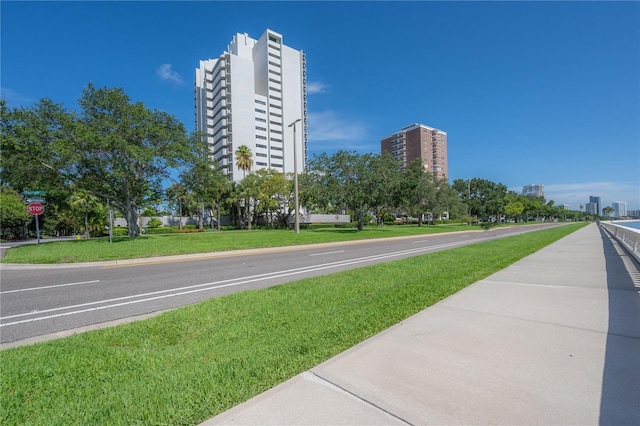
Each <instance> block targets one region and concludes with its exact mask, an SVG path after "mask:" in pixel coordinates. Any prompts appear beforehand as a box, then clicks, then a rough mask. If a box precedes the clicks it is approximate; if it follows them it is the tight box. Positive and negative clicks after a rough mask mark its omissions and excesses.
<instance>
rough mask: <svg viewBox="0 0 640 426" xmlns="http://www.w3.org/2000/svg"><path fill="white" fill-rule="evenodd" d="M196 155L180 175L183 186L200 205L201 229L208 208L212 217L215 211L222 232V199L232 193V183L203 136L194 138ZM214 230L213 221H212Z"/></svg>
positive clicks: (194, 136)
mask: <svg viewBox="0 0 640 426" xmlns="http://www.w3.org/2000/svg"><path fill="white" fill-rule="evenodd" d="M192 140H193V146H194V151H195V155H194V156H192V157H191V159H190V161H189V162H188V163H187V166H186V167H185V168H184V170H183V172H182V173H181V174H180V180H181V185H182V187H183V188H185V189H186V190H187V191H189V193H190V194H191V198H193V199H194V200H196V202H197V204H198V217H199V219H200V220H199V223H200V228H201V229H202V228H203V226H204V221H203V214H204V209H205V208H208V209H209V211H210V213H211V217H213V214H214V211H215V213H216V218H217V227H218V230H220V220H221V217H220V216H221V213H220V210H221V204H222V198H223V197H224V196H225V195H226V194H228V193H229V192H230V191H231V182H230V180H229V178H228V177H227V176H225V175H224V173H223V172H222V171H221V170H220V168H219V167H218V164H217V162H216V161H215V160H214V159H213V158H212V157H211V156H210V155H209V152H208V146H207V142H206V139H204V138H203V137H202V136H201V135H198V134H195V135H193V136H192ZM211 227H212V228H213V220H212V221H211Z"/></svg>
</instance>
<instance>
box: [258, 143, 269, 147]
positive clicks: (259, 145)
mask: <svg viewBox="0 0 640 426" xmlns="http://www.w3.org/2000/svg"><path fill="white" fill-rule="evenodd" d="M266 147H267V146H266V145H262V144H261V143H257V144H256V148H266Z"/></svg>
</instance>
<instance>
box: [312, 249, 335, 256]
mask: <svg viewBox="0 0 640 426" xmlns="http://www.w3.org/2000/svg"><path fill="white" fill-rule="evenodd" d="M336 253H344V250H337V251H325V252H323V253H311V254H310V255H309V257H311V256H324V255H325V254H336Z"/></svg>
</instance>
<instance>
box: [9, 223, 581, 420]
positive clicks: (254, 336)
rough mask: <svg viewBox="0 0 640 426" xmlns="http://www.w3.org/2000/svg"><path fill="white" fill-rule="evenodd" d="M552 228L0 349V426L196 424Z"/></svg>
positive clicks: (440, 295) (442, 294)
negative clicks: (132, 321)
mask: <svg viewBox="0 0 640 426" xmlns="http://www.w3.org/2000/svg"><path fill="white" fill-rule="evenodd" d="M582 226H584V224H572V225H567V226H561V227H554V228H551V229H547V230H542V231H537V232H533V233H528V234H524V235H518V236H513V237H508V238H504V239H499V240H495V241H491V242H486V243H481V244H476V245H472V246H466V247H462V248H457V249H454V250H449V251H443V252H436V253H432V254H427V255H423V256H418V257H412V258H409V259H404V260H399V261H393V262H388V263H383V264H379V265H375V266H369V267H364V268H359V269H354V270H350V271H345V272H340V273H336V274H332V275H327V276H324V277H318V278H310V279H304V280H301V281H297V282H294V283H289V284H284V285H279V286H276V287H271V288H268V289H263V290H252V291H245V292H241V293H236V294H232V295H229V296H225V297H221V298H217V299H210V300H208V301H205V302H202V303H199V304H196V305H191V306H188V307H184V308H180V309H176V310H173V311H169V312H166V313H163V314H162V315H159V316H157V317H154V318H151V319H147V320H144V321H139V322H135V323H130V324H126V325H122V326H118V327H113V328H105V329H102V330H97V331H92V332H87V333H83V334H79V335H75V336H72V337H68V338H64V339H59V340H55V341H49V342H44V343H40V344H36V345H32V346H23V347H18V348H13V349H7V350H4V351H1V352H0V378H1V381H0V384H1V392H0V424H3V425H16V424H48V425H49V424H53V425H74V424H78V425H79V424H82V425H84V424H96V425H119V424H123V425H133V424H170V425H191V424H198V423H200V422H202V421H204V420H206V419H208V418H210V417H212V416H214V415H216V414H219V413H221V412H223V411H225V410H228V409H229V408H231V407H233V406H235V405H237V404H240V403H242V402H244V401H246V400H248V399H250V398H251V397H253V396H255V395H257V394H259V393H261V392H264V391H266V390H268V389H270V388H272V387H274V386H276V385H278V384H279V383H282V382H284V381H286V380H287V379H289V378H291V377H293V376H295V375H297V374H299V373H301V372H304V371H306V370H308V369H310V368H312V367H314V366H315V365H318V364H320V363H321V362H323V361H325V360H327V359H329V358H331V357H332V356H334V355H336V354H338V353H340V352H343V351H345V350H346V349H348V348H350V347H353V346H354V345H356V344H358V343H359V342H362V341H363V340H365V339H367V338H369V337H371V336H373V335H375V334H377V333H379V332H381V331H383V330H384V329H386V328H388V327H390V326H392V325H394V324H397V323H399V322H401V321H402V320H403V319H406V318H407V317H409V316H411V315H413V314H415V313H417V312H419V311H421V310H423V309H425V308H426V307H428V306H431V305H433V304H435V303H437V302H438V301H440V300H442V299H444V298H446V297H447V296H449V295H451V294H454V293H456V292H457V291H459V290H461V289H462V288H464V287H466V286H468V285H470V284H472V283H474V282H476V281H478V280H480V279H483V278H485V277H487V276H489V275H491V274H492V273H494V272H496V271H498V270H500V269H503V268H505V267H507V266H508V265H510V264H512V263H514V262H515V261H517V260H519V259H521V258H523V257H525V256H527V255H529V254H531V253H534V252H535V251H537V250H539V249H540V248H542V247H544V246H546V245H548V244H550V243H552V242H554V241H556V240H558V239H560V238H562V237H564V236H566V235H568V234H570V233H571V232H573V231H575V230H576V229H578V228H580V227H582Z"/></svg>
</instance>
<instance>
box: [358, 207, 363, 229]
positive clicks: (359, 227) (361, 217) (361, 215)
mask: <svg viewBox="0 0 640 426" xmlns="http://www.w3.org/2000/svg"><path fill="white" fill-rule="evenodd" d="M363 229H364V212H359V213H358V231H362V230H363Z"/></svg>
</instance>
